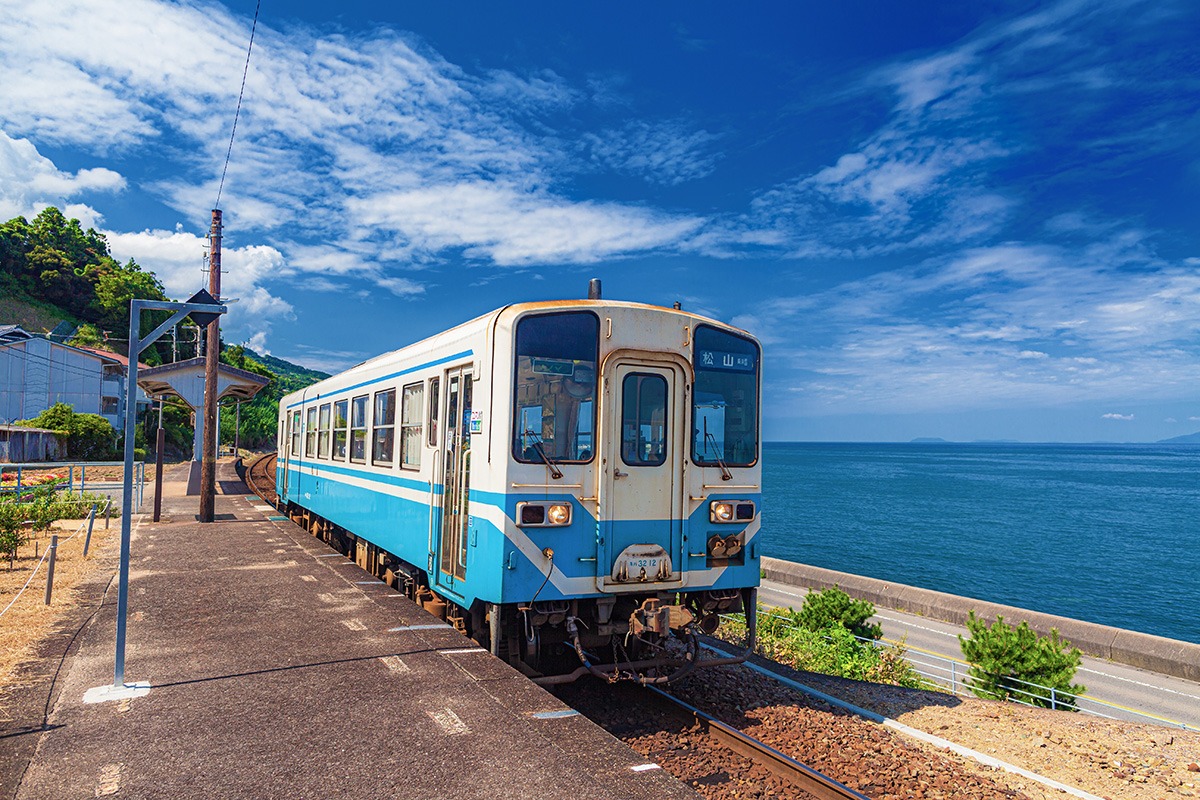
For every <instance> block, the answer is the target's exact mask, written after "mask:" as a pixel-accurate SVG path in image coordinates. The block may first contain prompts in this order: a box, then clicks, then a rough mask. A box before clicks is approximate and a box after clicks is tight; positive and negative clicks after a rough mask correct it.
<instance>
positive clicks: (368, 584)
mask: <svg viewBox="0 0 1200 800" xmlns="http://www.w3.org/2000/svg"><path fill="white" fill-rule="evenodd" d="M354 583H355V585H357V586H375V585H379V586H383V585H384V583H383V581H355V582H354Z"/></svg>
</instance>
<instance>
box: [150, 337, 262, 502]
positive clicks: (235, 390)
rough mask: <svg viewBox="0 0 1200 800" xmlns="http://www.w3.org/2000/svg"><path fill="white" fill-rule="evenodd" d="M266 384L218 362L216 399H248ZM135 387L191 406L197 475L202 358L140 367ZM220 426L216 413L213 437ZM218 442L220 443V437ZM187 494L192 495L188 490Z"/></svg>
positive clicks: (200, 444)
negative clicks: (193, 420)
mask: <svg viewBox="0 0 1200 800" xmlns="http://www.w3.org/2000/svg"><path fill="white" fill-rule="evenodd" d="M268 383H270V379H269V378H266V377H264V376H262V375H256V374H254V373H253V372H247V371H246V370H244V369H237V368H236V367H231V366H229V365H228V364H218V365H217V401H218V402H220V401H221V400H223V399H225V398H226V397H233V398H236V399H238V400H249V399H251V398H252V397H254V395H256V394H258V393H259V391H261V390H262V388H263V387H264V386H266V385H267V384H268ZM138 386H140V387H141V388H142V390H143V391H145V392H146V394H148V395H150V396H151V397H154V398H163V397H172V396H173V397H178V398H179V399H180V400H182V401H183V402H185V403H187V404H188V406H190V407H191V409H192V411H193V412H194V415H195V417H196V434H195V437H194V438H193V440H192V465H193V470H192V471H193V472H195V473H196V474H197V475H199V465H200V461H201V459H202V458H203V456H204V359H203V358H189V359H187V360H186V361H176V362H175V363H174V364H164V365H162V366H161V367H150V368H148V369H143V370H139V371H138ZM220 426H221V422H220V416H219V415H218V417H217V430H216V431H214V432H213V434H212V435H213V436H214V437H215V436H217V435H218V434H219V433H220ZM217 441H218V442H220V440H219V439H218V440H217ZM188 493H189V494H192V492H191V491H190V490H189V492H188Z"/></svg>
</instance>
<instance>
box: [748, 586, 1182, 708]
mask: <svg viewBox="0 0 1200 800" xmlns="http://www.w3.org/2000/svg"><path fill="white" fill-rule="evenodd" d="M806 594H807V591H806V590H804V589H802V588H800V587H797V586H791V585H788V584H785V583H776V582H774V581H766V580H764V581H763V583H762V586H761V587H760V588H759V592H758V598H759V601H760V602H762V603H763V604H764V605H767V606H774V607H789V606H790V607H792V608H799V607H800V605H801V604H803V602H804V596H805V595H806ZM875 621H876V622H878V623H879V624H880V625H882V626H883V637H884V639H885V640H888V641H893V642H894V641H899V640H900V639H904V640H905V643H906V645H907V647H908V649H909V655H910V659H909V660H910V661H913V662H914V663H921V666H920V669H922V670H923V671H926V672H929V671H934V670H936V671H940V672H942V674H947V675H948V671H949V669H950V667H949V666H948V665H947V664H946V663H945V662H942V661H940V660H939V657H940V658H945V659H960V660H961V658H962V651H961V650H960V649H959V644H958V635H959V634H964V635H965V634H966V629H965V628H962V627H959V626H957V625H952V624H950V623H946V622H939V621H937V620H932V619H928V618H926V617H919V616H916V615H913V614H905V613H903V612H900V611H892V610H890V609H881V610H880V611H879V612H878V613H877V614H876V615H875ZM930 665H937V666H935V667H934V668H933V670H931V669H930ZM955 672H956V673H957V675H958V676H961V675H962V674H964V672H965V670H964V669H963V668H961V667H957V668H955ZM1075 680H1076V682H1077V683H1082V684H1083V685H1084V686H1086V687H1087V693H1086V695H1085V696H1084V697H1083V698H1082V699H1081V700H1080V707H1081V708H1085V709H1087V710H1088V711H1094V712H1096V713H1099V714H1103V715H1105V716H1109V717H1113V718H1115V719H1131V720H1138V721H1141V722H1162V723H1164V724H1171V725H1175V726H1177V727H1178V726H1180V725H1187V726H1188V727H1190V728H1192V729H1193V730H1200V684H1197V683H1193V682H1191V681H1185V680H1182V679H1180V678H1173V677H1170V676H1167V675H1159V674H1158V673H1154V672H1147V671H1145V670H1141V669H1136V668H1134V667H1127V666H1125V665H1123V664H1116V663H1113V662H1109V661H1103V660H1100V659H1096V658H1090V657H1088V656H1084V657H1083V663H1082V665H1081V666H1080V668H1079V671H1078V672H1077V673H1076V675H1075Z"/></svg>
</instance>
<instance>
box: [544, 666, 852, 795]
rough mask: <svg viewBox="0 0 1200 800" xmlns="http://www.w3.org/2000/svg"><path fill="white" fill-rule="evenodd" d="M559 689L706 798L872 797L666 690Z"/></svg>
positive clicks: (584, 685)
mask: <svg viewBox="0 0 1200 800" xmlns="http://www.w3.org/2000/svg"><path fill="white" fill-rule="evenodd" d="M556 693H557V694H558V695H559V696H560V697H561V698H562V699H563V700H564V701H565V702H567V703H568V704H570V705H572V706H573V707H575V708H576V709H577V710H579V711H580V712H581V713H583V714H584V715H585V716H587V717H588V718H590V719H591V720H592V721H593V722H595V723H597V724H599V725H600V726H601V727H603V728H605V729H606V730H608V731H609V732H610V733H612V734H613V735H614V736H617V737H618V738H620V739H622V740H624V741H625V742H626V743H627V744H629V745H630V746H631V747H633V749H634V750H636V751H638V752H640V753H642V754H643V755H645V756H647V757H649V758H652V759H654V762H655V763H656V764H657V765H659V766H661V767H662V768H663V769H665V770H667V771H668V772H670V773H671V774H672V775H674V776H675V777H677V778H679V779H680V780H682V781H683V782H685V783H687V784H688V785H690V786H692V788H694V789H696V790H697V791H699V792H700V793H701V794H702V795H704V796H706V797H720V798H727V797H728V798H734V797H737V798H743V797H744V798H757V797H771V798H778V799H779V800H808V799H809V798H816V800H850V799H853V800H869V798H868V796H867V795H864V794H860V793H859V792H857V791H855V790H853V789H851V788H849V787H847V786H845V785H843V784H841V783H839V782H838V781H837V780H835V779H833V778H831V777H830V776H828V775H825V774H823V773H821V772H820V771H818V770H816V769H813V768H812V767H810V766H808V765H807V764H804V763H803V762H801V761H799V760H797V759H795V758H792V757H790V756H788V755H787V754H785V753H783V752H781V751H780V750H778V749H776V748H775V747H772V746H771V745H769V744H767V743H765V742H762V741H760V740H759V739H756V738H755V737H753V736H750V735H749V734H747V733H745V732H743V731H740V730H738V729H737V728H736V727H734V726H732V725H728V724H726V723H724V722H721V721H720V720H718V719H716V718H715V717H713V716H711V715H709V714H706V713H705V712H703V711H701V710H700V709H698V708H696V707H694V706H691V705H689V704H687V703H686V702H684V701H682V700H680V699H679V698H676V697H673V696H672V695H670V694H668V693H666V692H663V691H661V690H658V689H655V688H652V687H647V688H642V687H634V686H629V685H607V686H606V685H604V684H601V683H599V682H597V681H592V680H587V681H586V682H585V681H581V682H580V683H579V684H572V685H570V686H564V687H558V689H557V690H556Z"/></svg>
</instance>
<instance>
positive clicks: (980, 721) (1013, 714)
mask: <svg viewBox="0 0 1200 800" xmlns="http://www.w3.org/2000/svg"><path fill="white" fill-rule="evenodd" d="M801 676H802V677H801V678H800V680H801V682H802V683H805V684H806V685H809V686H812V687H813V688H814V689H817V690H819V691H822V692H826V693H827V694H831V695H833V696H834V697H839V698H841V699H843V700H845V701H847V702H850V703H853V704H855V705H857V706H859V707H862V708H866V709H869V710H871V711H874V712H876V713H878V714H883V715H884V716H888V717H891V718H892V719H895V720H897V721H898V722H902V723H904V724H905V725H908V726H910V727H913V728H916V729H917V730H921V731H924V732H926V733H931V734H933V735H935V736H940V737H941V738H943V739H948V740H949V741H951V742H954V743H955V744H959V745H963V746H964V747H969V748H971V749H972V750H975V751H977V752H980V753H983V754H985V755H988V756H992V757H994V758H998V759H1000V760H1001V761H1005V762H1008V763H1010V764H1014V765H1016V766H1019V767H1023V768H1024V769H1027V770H1029V771H1030V772H1034V773H1037V774H1039V775H1044V776H1046V777H1048V778H1053V779H1054V780H1057V781H1059V782H1060V783H1064V784H1066V785H1068V786H1073V787H1075V788H1077V789H1082V790H1084V791H1086V792H1090V793H1092V794H1095V795H1098V796H1100V797H1105V798H1111V800H1125V799H1126V798H1128V800H1174V798H1178V797H1200V733H1195V732H1190V731H1183V730H1179V729H1175V728H1166V727H1161V726H1157V725H1147V724H1141V723H1134V722H1117V721H1114V720H1107V719H1101V718H1099V717H1094V716H1089V715H1085V714H1078V713H1072V712H1069V711H1051V710H1049V709H1040V708H1029V707H1027V706H1022V705H1018V704H1015V703H1000V702H996V701H992V700H979V699H977V698H974V697H952V696H951V695H947V694H941V693H938V692H922V691H916V690H912V689H901V688H898V687H894V686H879V685H875V684H866V683H858V682H855V681H847V680H842V679H840V678H830V677H826V676H819V675H813V674H811V673H801ZM954 758H956V759H960V760H961V761H962V762H963V763H964V764H965V765H966V766H968V767H970V768H972V769H974V770H977V771H980V772H982V773H985V774H987V775H988V776H990V777H992V778H993V779H994V780H996V781H999V782H1001V783H1003V784H1005V785H1007V786H1008V787H1009V788H1012V789H1016V790H1018V791H1021V792H1024V793H1025V794H1027V795H1028V796H1029V797H1031V798H1034V800H1042V798H1047V799H1049V798H1056V799H1057V798H1064V797H1066V795H1064V794H1063V793H1062V792H1059V791H1056V790H1053V789H1048V788H1046V787H1044V786H1040V785H1039V784H1037V783H1035V782H1033V781H1030V780H1028V779H1026V778H1022V777H1020V776H1019V775H1015V774H1012V773H1007V772H1002V771H998V770H994V769H992V768H989V767H985V766H983V765H981V764H979V763H978V762H976V761H974V760H973V759H966V758H962V757H960V756H954Z"/></svg>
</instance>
